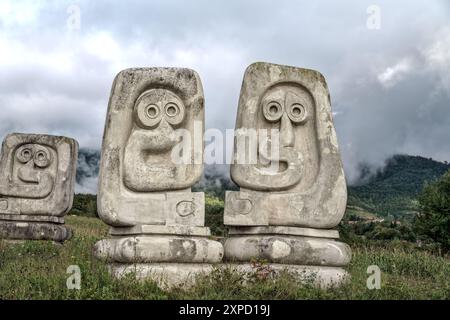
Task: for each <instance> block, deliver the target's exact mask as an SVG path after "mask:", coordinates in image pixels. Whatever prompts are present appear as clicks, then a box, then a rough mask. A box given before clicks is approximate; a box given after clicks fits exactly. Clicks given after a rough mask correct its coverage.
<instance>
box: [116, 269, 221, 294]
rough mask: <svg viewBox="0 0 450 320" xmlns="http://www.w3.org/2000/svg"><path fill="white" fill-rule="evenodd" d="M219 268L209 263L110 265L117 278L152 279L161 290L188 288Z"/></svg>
mask: <svg viewBox="0 0 450 320" xmlns="http://www.w3.org/2000/svg"><path fill="white" fill-rule="evenodd" d="M216 267H219V266H216V265H212V264H207V263H136V264H120V263H112V264H110V265H109V270H110V272H111V274H112V275H113V276H114V277H116V278H122V277H125V276H126V275H128V274H133V275H134V276H135V277H136V278H137V279H138V280H146V279H152V280H153V281H155V282H156V283H157V285H158V286H159V287H160V288H163V289H172V288H176V287H180V288H186V287H190V286H192V285H194V284H195V281H196V279H197V277H200V276H205V275H207V274H209V273H210V272H211V271H212V270H214V268H216Z"/></svg>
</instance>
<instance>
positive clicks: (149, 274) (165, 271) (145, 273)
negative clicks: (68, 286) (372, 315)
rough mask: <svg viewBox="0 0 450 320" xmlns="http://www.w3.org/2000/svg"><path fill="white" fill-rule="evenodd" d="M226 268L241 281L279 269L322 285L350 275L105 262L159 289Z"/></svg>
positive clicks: (308, 269)
mask: <svg viewBox="0 0 450 320" xmlns="http://www.w3.org/2000/svg"><path fill="white" fill-rule="evenodd" d="M219 268H220V269H227V270H229V271H231V272H238V273H240V274H242V277H243V280H244V282H245V281H246V280H247V279H252V278H254V277H255V275H256V276H263V277H267V276H268V277H272V278H275V277H277V276H278V275H279V274H280V273H282V272H287V273H289V274H290V275H292V276H294V277H295V278H296V279H297V280H298V281H299V282H303V283H308V284H311V285H314V286H316V287H320V288H322V289H329V288H331V287H337V286H339V285H342V284H343V283H345V282H346V281H348V280H349V279H350V276H349V274H348V273H347V271H345V270H344V269H342V268H338V267H318V266H301V265H286V264H269V265H264V267H263V268H261V267H258V266H255V265H254V264H249V263H247V264H220V265H213V264H206V263H204V264H198V263H195V264H192V263H137V264H121V263H112V264H110V265H109V270H110V272H111V274H112V275H113V276H114V277H116V278H122V277H125V276H127V275H129V274H133V275H134V276H135V277H136V278H137V279H138V280H146V279H152V280H153V281H155V282H156V283H157V285H158V286H159V287H161V288H163V289H173V288H186V287H191V286H193V285H194V284H195V281H196V279H197V278H198V277H201V276H206V275H208V274H209V273H210V272H211V271H213V270H214V269H219Z"/></svg>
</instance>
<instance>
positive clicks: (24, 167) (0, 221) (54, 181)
mask: <svg viewBox="0 0 450 320" xmlns="http://www.w3.org/2000/svg"><path fill="white" fill-rule="evenodd" d="M77 157H78V143H77V142H76V141H75V140H73V139H70V138H66V137H57V136H51V135H38V134H21V133H13V134H10V135H8V136H7V137H6V138H5V140H4V142H3V145H2V151H1V158H0V238H2V239H9V240H51V241H55V242H63V241H65V240H67V239H69V238H70V237H71V235H72V232H71V230H70V229H69V228H67V227H66V226H64V215H65V214H66V213H67V212H68V211H69V210H70V209H71V208H72V203H73V194H74V183H75V174H76V163H77Z"/></svg>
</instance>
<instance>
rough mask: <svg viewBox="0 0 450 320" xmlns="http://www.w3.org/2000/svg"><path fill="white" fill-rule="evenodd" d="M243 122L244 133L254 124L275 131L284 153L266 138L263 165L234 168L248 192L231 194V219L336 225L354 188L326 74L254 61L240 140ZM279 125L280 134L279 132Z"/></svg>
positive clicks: (246, 88) (258, 128) (244, 91)
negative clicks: (335, 123) (347, 179)
mask: <svg viewBox="0 0 450 320" xmlns="http://www.w3.org/2000/svg"><path fill="white" fill-rule="evenodd" d="M243 128H245V129H246V130H244V131H243V132H244V134H245V133H246V132H248V130H249V129H253V130H255V131H256V132H257V133H261V132H262V131H264V132H267V133H268V137H269V139H268V143H267V144H268V147H267V149H271V146H273V147H274V148H277V152H276V153H275V154H276V155H277V159H271V157H270V155H271V154H272V153H271V152H268V150H266V149H265V148H263V149H264V151H262V150H261V141H259V143H258V148H259V149H258V162H257V163H240V162H239V161H237V162H236V163H235V164H233V165H232V166H231V177H232V179H233V180H234V181H235V182H236V184H237V185H239V186H240V187H241V191H240V192H229V193H228V195H227V205H226V208H225V223H226V224H229V225H249V226H251V225H254V226H257V225H284V226H303V227H313V228H331V227H334V226H336V225H337V224H338V223H339V221H340V220H341V218H342V216H343V214H344V211H345V204H346V196H347V194H346V185H345V177H344V173H343V169H342V163H341V159H340V155H339V150H338V145H337V142H336V134H335V131H334V126H333V123H332V118H331V110H330V101H329V94H328V89H327V86H326V83H325V80H324V78H323V76H322V75H321V74H320V73H318V72H316V71H312V70H307V69H300V68H294V67H287V66H279V65H274V64H265V63H256V64H253V65H251V66H250V67H249V68H248V69H247V71H246V73H245V77H244V82H243V86H242V91H241V98H240V101H239V109H238V117H237V122H236V129H237V132H238V133H237V137H236V140H237V141H239V139H240V138H241V136H240V135H241V133H240V132H241V129H243ZM272 130H276V132H277V133H278V134H277V136H276V137H275V138H273V137H271V132H272ZM257 136H258V138H259V137H260V134H258V135H257ZM275 139H276V143H275V142H274V140H275ZM272 151H273V150H272ZM246 152H251V151H248V150H247V151H246ZM236 153H237V150H235V157H236V158H237V157H238V156H239V155H238V154H236ZM273 163H275V164H276V165H275V166H274V165H273ZM273 168H276V170H273Z"/></svg>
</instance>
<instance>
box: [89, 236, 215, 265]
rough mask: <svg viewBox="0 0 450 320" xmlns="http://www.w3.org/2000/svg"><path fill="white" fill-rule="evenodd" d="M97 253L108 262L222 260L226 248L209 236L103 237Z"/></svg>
mask: <svg viewBox="0 0 450 320" xmlns="http://www.w3.org/2000/svg"><path fill="white" fill-rule="evenodd" d="M94 253H95V256H96V257H98V258H102V259H103V260H105V261H108V262H123V263H139V262H181V263H219V262H220V261H222V257H223V247H222V244H220V243H219V242H217V241H214V240H210V239H207V238H193V237H174V236H162V235H156V236H140V237H121V238H113V239H106V240H101V241H99V242H97V243H96V245H95V247H94Z"/></svg>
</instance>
